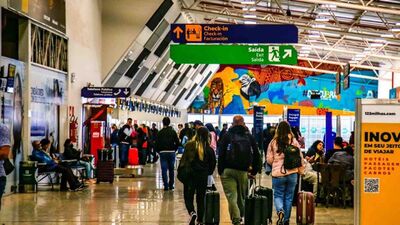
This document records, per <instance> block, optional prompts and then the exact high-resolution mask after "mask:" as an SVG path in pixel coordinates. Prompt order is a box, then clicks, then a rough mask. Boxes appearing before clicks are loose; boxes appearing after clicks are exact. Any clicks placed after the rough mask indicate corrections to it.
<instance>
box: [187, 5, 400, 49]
mask: <svg viewBox="0 0 400 225" xmlns="http://www.w3.org/2000/svg"><path fill="white" fill-rule="evenodd" d="M182 11H183V12H189V13H194V14H200V15H208V16H211V17H222V18H227V19H237V20H245V18H243V17H241V16H236V15H225V14H219V13H217V12H210V11H206V10H200V9H190V8H185V7H183V8H182ZM251 21H256V22H259V23H264V24H267V23H273V24H282V23H288V21H287V20H276V21H267V20H263V19H251ZM293 22H294V24H295V25H296V26H297V27H298V28H301V29H304V30H314V31H320V32H328V33H335V34H340V35H349V36H353V37H357V38H363V39H369V40H371V41H373V40H376V39H382V37H381V36H380V35H381V34H377V35H371V34H360V33H353V32H344V31H339V30H333V29H327V28H316V27H311V26H305V25H300V24H298V23H296V21H295V20H293ZM385 40H386V41H387V43H388V44H395V45H399V44H400V39H396V38H385Z"/></svg>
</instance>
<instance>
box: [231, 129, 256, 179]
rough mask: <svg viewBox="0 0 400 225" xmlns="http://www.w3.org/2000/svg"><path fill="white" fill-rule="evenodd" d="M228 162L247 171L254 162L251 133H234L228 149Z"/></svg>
mask: <svg viewBox="0 0 400 225" xmlns="http://www.w3.org/2000/svg"><path fill="white" fill-rule="evenodd" d="M225 159H226V163H227V165H229V166H231V167H233V168H234V169H239V170H244V171H247V170H248V169H249V168H250V166H251V165H252V163H253V150H252V148H251V142H250V137H249V133H248V132H246V134H245V135H239V134H235V133H233V134H232V135H231V142H230V144H229V145H228V149H227V151H226V158H225Z"/></svg>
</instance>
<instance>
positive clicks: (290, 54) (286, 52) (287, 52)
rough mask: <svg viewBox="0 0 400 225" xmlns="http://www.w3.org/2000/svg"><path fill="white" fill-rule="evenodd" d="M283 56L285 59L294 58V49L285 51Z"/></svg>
mask: <svg viewBox="0 0 400 225" xmlns="http://www.w3.org/2000/svg"><path fill="white" fill-rule="evenodd" d="M284 52H285V53H284V54H283V58H284V59H286V58H287V57H292V49H285V50H284Z"/></svg>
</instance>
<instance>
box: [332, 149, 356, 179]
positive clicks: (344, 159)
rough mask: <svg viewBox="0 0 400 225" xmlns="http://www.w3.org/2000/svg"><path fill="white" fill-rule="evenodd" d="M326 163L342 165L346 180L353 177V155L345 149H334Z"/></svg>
mask: <svg viewBox="0 0 400 225" xmlns="http://www.w3.org/2000/svg"><path fill="white" fill-rule="evenodd" d="M328 164H333V165H340V166H343V167H344V168H345V169H346V180H352V179H353V178H354V157H353V156H352V155H350V154H349V153H347V152H346V151H345V150H339V151H336V152H335V153H334V154H333V156H332V157H331V158H330V159H329V161H328Z"/></svg>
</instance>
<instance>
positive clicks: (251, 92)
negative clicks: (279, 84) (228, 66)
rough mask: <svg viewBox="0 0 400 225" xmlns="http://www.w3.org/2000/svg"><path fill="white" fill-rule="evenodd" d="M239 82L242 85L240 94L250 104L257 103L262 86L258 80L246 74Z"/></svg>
mask: <svg viewBox="0 0 400 225" xmlns="http://www.w3.org/2000/svg"><path fill="white" fill-rule="evenodd" d="M239 81H240V83H241V85H242V87H241V88H240V94H241V95H242V96H243V97H244V98H245V99H247V100H249V101H250V102H255V100H256V99H257V98H258V97H260V94H261V86H260V84H259V83H258V81H257V80H256V78H254V77H250V76H249V75H247V74H245V75H243V76H241V77H240V78H239Z"/></svg>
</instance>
